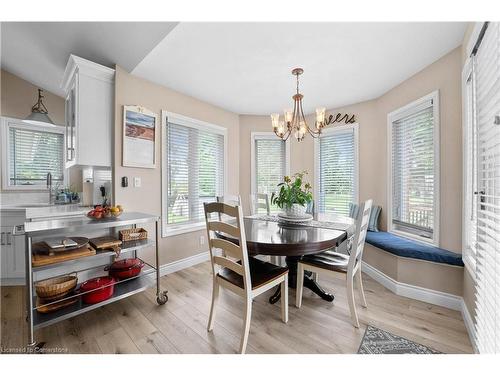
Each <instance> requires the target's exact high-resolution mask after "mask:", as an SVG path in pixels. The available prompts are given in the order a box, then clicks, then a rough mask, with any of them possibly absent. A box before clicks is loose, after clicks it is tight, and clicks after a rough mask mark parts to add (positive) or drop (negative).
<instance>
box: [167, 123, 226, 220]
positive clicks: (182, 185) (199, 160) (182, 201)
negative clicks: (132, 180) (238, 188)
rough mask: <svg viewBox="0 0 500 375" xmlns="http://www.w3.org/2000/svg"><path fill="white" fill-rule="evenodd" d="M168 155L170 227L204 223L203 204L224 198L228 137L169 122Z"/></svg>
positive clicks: (168, 217) (168, 211)
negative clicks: (225, 142) (225, 153)
mask: <svg viewBox="0 0 500 375" xmlns="http://www.w3.org/2000/svg"><path fill="white" fill-rule="evenodd" d="M166 153H167V155H166V164H167V165H166V168H167V187H166V189H167V202H166V204H167V222H166V224H167V225H178V224H191V223H200V222H203V221H204V220H205V216H204V211H203V203H204V202H213V201H215V200H216V197H217V196H218V195H224V135H222V134H220V133H217V132H213V131H211V130H210V129H207V130H201V129H198V128H195V127H190V126H184V125H179V124H176V123H171V122H168V126H167V145H166Z"/></svg>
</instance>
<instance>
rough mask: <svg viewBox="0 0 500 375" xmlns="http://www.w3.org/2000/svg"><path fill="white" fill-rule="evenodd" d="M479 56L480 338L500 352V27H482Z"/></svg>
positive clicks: (485, 349)
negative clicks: (499, 63) (499, 94)
mask: <svg viewBox="0 0 500 375" xmlns="http://www.w3.org/2000/svg"><path fill="white" fill-rule="evenodd" d="M482 34H483V35H484V36H483V37H482V40H481V39H480V40H479V41H478V43H477V44H476V48H475V51H474V52H473V54H475V57H474V65H473V70H474V91H473V94H474V100H475V114H476V128H477V129H476V154H477V156H476V158H477V159H476V163H477V173H476V175H477V177H476V178H477V197H478V198H477V202H476V217H475V220H476V228H475V236H476V240H475V243H474V244H475V246H476V313H477V315H476V333H477V334H476V338H477V347H478V349H479V352H480V353H500V314H499V311H500V288H499V285H500V101H499V96H498V93H499V92H500V69H499V66H498V62H499V61H500V42H499V41H500V23H498V22H488V23H485V24H484V25H483V26H482Z"/></svg>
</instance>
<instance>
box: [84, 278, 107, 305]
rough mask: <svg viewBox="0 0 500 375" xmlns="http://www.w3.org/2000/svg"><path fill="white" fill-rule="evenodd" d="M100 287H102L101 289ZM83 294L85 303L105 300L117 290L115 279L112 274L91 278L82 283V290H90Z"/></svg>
mask: <svg viewBox="0 0 500 375" xmlns="http://www.w3.org/2000/svg"><path fill="white" fill-rule="evenodd" d="M99 288H100V289H99ZM91 290H95V291H93V292H90V293H86V294H83V295H82V300H83V302H84V303H88V304H93V303H99V302H102V301H105V300H107V299H109V298H111V296H112V295H113V292H114V291H115V279H114V278H113V277H110V276H104V277H96V278H95V279H90V280H87V281H85V282H84V283H82V285H80V292H81V293H84V292H89V291H91Z"/></svg>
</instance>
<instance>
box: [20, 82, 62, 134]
mask: <svg viewBox="0 0 500 375" xmlns="http://www.w3.org/2000/svg"><path fill="white" fill-rule="evenodd" d="M43 98H44V96H43V90H42V89H38V100H37V102H36V103H35V105H34V106H33V107H31V114H30V115H29V116H28V117H26V118H25V119H24V122H27V123H29V124H33V125H45V126H47V125H51V126H55V124H54V122H53V121H52V120H51V118H50V117H49V111H48V110H47V107H45V104H43Z"/></svg>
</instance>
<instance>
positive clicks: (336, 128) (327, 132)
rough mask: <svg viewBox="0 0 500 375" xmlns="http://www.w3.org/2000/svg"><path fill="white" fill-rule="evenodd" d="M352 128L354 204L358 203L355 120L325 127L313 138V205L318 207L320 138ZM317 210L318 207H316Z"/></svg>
mask: <svg viewBox="0 0 500 375" xmlns="http://www.w3.org/2000/svg"><path fill="white" fill-rule="evenodd" d="M350 129H352V130H353V132H354V169H355V172H354V178H355V181H354V193H353V197H354V202H353V203H354V204H359V185H360V184H359V164H360V163H359V124H358V123H357V122H355V123H353V124H346V125H337V126H334V127H331V128H326V129H324V130H323V131H322V133H321V136H320V137H319V138H314V187H313V192H314V200H315V206H316V207H320V204H319V184H320V182H319V178H320V173H321V171H320V162H319V157H320V139H321V137H323V136H324V135H331V134H335V133H338V132H345V131H346V130H350ZM318 211H319V209H318Z"/></svg>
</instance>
